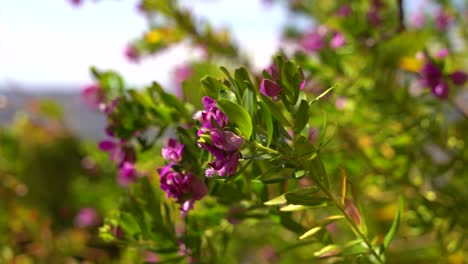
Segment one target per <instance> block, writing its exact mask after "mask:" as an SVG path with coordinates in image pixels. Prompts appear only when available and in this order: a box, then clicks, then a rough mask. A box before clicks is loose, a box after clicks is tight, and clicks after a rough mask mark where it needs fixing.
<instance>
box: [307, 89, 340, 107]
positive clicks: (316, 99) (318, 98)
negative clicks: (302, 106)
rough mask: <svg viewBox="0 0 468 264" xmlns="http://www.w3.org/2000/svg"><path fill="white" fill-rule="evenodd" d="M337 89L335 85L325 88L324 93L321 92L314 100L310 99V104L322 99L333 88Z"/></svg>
mask: <svg viewBox="0 0 468 264" xmlns="http://www.w3.org/2000/svg"><path fill="white" fill-rule="evenodd" d="M333 89H335V86H332V87H330V88H328V89H327V90H325V91H324V92H323V93H321V94H320V95H319V96H317V97H315V98H314V99H313V100H312V101H310V104H311V105H312V104H313V103H315V102H316V101H318V100H320V99H321V98H322V97H324V96H325V95H327V94H328V93H329V92H331V90H333Z"/></svg>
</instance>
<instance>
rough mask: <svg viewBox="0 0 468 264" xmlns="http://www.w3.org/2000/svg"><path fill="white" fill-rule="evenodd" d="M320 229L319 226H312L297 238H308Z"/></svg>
mask: <svg viewBox="0 0 468 264" xmlns="http://www.w3.org/2000/svg"><path fill="white" fill-rule="evenodd" d="M321 229H322V227H321V226H316V227H313V228H311V229H310V230H309V231H307V232H305V233H304V234H303V235H302V236H300V237H299V239H300V240H302V239H304V238H308V237H310V236H313V235H315V234H317V232H318V231H320V230H321Z"/></svg>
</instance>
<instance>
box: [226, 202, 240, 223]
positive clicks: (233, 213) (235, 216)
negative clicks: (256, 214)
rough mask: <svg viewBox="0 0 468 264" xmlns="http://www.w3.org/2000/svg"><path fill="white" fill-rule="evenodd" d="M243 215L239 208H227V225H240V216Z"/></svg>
mask: <svg viewBox="0 0 468 264" xmlns="http://www.w3.org/2000/svg"><path fill="white" fill-rule="evenodd" d="M243 213H244V209H243V208H242V207H239V206H233V207H231V208H229V211H228V212H227V216H226V219H227V220H228V222H229V223H231V224H232V225H238V224H240V223H242V220H243V219H242V214H243Z"/></svg>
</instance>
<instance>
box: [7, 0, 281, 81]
mask: <svg viewBox="0 0 468 264" xmlns="http://www.w3.org/2000/svg"><path fill="white" fill-rule="evenodd" d="M183 2H184V5H186V6H188V7H190V8H191V9H192V10H193V11H194V12H195V14H196V15H197V16H198V17H205V18H207V19H209V20H210V21H212V22H213V24H215V25H218V26H222V25H226V26H231V29H232V30H233V31H234V35H235V36H236V37H237V39H239V40H241V41H242V43H243V48H244V50H245V51H248V53H250V54H252V55H253V54H255V57H256V63H257V66H259V67H260V66H263V65H264V64H266V63H267V62H268V59H269V57H270V55H271V54H272V53H273V52H274V50H275V49H276V47H277V43H278V42H277V38H278V30H279V29H280V28H281V25H282V24H283V23H284V20H285V17H286V16H285V14H284V13H283V12H284V11H282V9H281V8H278V7H273V8H265V7H264V6H263V5H262V4H261V3H260V0H235V1H234V0H192V1H189V0H186V1H183ZM136 3H137V1H135V0H121V1H118V0H102V1H99V2H94V1H92V0H85V3H84V5H82V6H81V7H79V8H74V7H73V6H71V5H70V4H69V3H68V0H0V86H5V85H6V84H11V83H15V84H17V85H20V86H22V85H30V84H39V85H40V86H44V85H47V84H78V85H79V84H83V83H87V82H90V81H91V79H90V77H89V73H88V67H89V65H96V66H98V67H101V68H113V69H115V70H118V71H120V72H121V73H122V74H123V75H124V76H125V78H126V79H127V80H128V81H129V82H130V83H134V84H143V83H148V82H150V81H151V80H158V81H161V82H162V83H168V80H169V75H168V69H170V68H171V67H172V66H173V65H174V63H176V64H177V63H178V62H179V61H180V62H183V60H184V59H186V58H189V56H190V54H191V53H192V52H191V51H190V50H188V49H187V47H185V46H183V45H182V46H179V47H176V48H174V49H171V50H170V51H169V52H166V53H164V54H161V55H158V56H155V57H152V58H150V59H146V60H144V61H143V62H142V63H140V64H139V65H134V64H131V63H128V62H127V61H126V59H125V58H124V56H123V55H122V50H123V49H124V47H125V45H126V44H127V43H128V41H130V40H131V39H132V38H133V37H136V36H138V35H140V33H141V32H143V31H144V30H145V28H146V21H145V19H144V18H143V17H141V16H140V15H139V14H138V13H137V11H136V9H135V5H136Z"/></svg>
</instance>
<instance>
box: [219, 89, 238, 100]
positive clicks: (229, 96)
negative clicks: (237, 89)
mask: <svg viewBox="0 0 468 264" xmlns="http://www.w3.org/2000/svg"><path fill="white" fill-rule="evenodd" d="M218 99H226V100H228V101H231V102H233V103H236V101H237V97H236V95H235V94H234V93H233V92H231V91H230V90H228V89H221V90H219V93H218Z"/></svg>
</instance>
